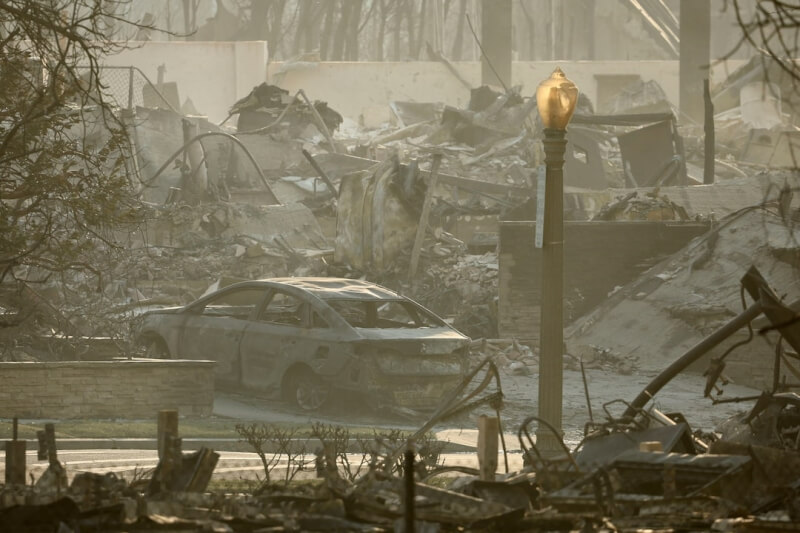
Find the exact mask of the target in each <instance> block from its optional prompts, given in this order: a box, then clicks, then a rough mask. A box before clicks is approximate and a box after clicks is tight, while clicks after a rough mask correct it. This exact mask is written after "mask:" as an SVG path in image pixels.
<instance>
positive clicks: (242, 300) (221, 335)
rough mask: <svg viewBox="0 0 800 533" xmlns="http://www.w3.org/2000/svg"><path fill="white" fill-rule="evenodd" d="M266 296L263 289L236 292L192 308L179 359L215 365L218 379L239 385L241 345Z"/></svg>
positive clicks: (223, 294) (243, 289) (229, 292)
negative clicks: (208, 362) (243, 336)
mask: <svg viewBox="0 0 800 533" xmlns="http://www.w3.org/2000/svg"><path fill="white" fill-rule="evenodd" d="M267 293H268V289H266V288H264V287H241V288H235V289H231V290H228V291H223V292H222V293H220V294H219V295H216V296H214V297H212V298H211V299H209V300H206V301H204V302H203V303H201V304H198V305H196V306H195V307H192V308H190V309H189V310H188V314H189V318H188V319H187V320H186V323H185V326H184V330H183V334H182V336H181V340H180V346H179V350H180V351H179V353H178V356H179V357H183V358H186V359H210V360H212V361H216V362H217V365H216V367H215V374H216V377H217V379H218V380H220V381H223V382H229V383H233V384H238V383H239V382H240V381H241V373H242V367H241V360H240V351H239V344H240V342H241V340H242V335H243V334H244V332H245V330H246V329H247V326H248V324H249V323H250V322H249V321H250V320H251V319H252V318H253V316H254V314H255V312H256V310H257V309H259V308H260V306H261V303H262V302H263V300H264V298H265V297H266V295H267Z"/></svg>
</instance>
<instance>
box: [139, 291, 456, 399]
mask: <svg viewBox="0 0 800 533" xmlns="http://www.w3.org/2000/svg"><path fill="white" fill-rule="evenodd" d="M137 338H138V341H139V342H140V343H141V344H143V345H145V346H147V347H148V349H147V352H148V355H149V356H151V357H169V358H183V359H209V360H213V361H216V362H217V365H216V376H217V380H218V381H219V382H220V383H221V384H228V385H233V386H236V387H245V388H250V389H258V390H261V391H268V392H272V393H275V394H280V395H281V396H282V397H283V398H284V399H286V400H288V401H291V402H294V403H296V404H297V405H298V406H299V407H300V408H302V409H305V410H316V409H319V408H320V407H322V406H323V405H324V404H325V403H326V402H327V401H328V400H329V399H330V398H331V397H332V395H331V392H332V391H333V390H340V391H342V390H344V391H352V392H356V393H363V394H365V395H366V396H367V397H368V398H369V399H370V400H371V402H373V403H372V405H376V406H378V405H386V406H399V407H401V408H409V409H424V408H426V407H427V408H433V407H435V406H436V404H437V403H438V401H439V400H440V399H442V398H443V397H444V396H445V395H446V394H447V393H448V392H450V391H451V390H452V389H453V388H454V387H455V386H456V385H457V384H458V383H459V382H460V381H461V380H462V378H463V376H465V375H466V372H467V370H468V369H467V366H468V365H467V355H468V350H469V346H468V345H469V338H468V337H466V336H464V335H462V334H461V333H459V332H458V331H456V330H455V329H453V328H452V327H450V326H449V325H448V324H447V323H445V322H444V320H442V319H441V318H439V317H438V316H436V315H435V314H433V313H432V312H430V311H428V310H427V309H425V308H424V307H422V306H421V305H419V304H417V303H416V302H413V301H412V300H410V299H408V298H405V297H403V296H400V295H399V294H397V293H395V292H393V291H390V290H388V289H386V288H384V287H381V286H379V285H375V284H372V283H368V282H365V281H359V280H351V279H340V278H276V279H264V280H256V281H245V282H241V283H236V284H233V285H230V286H228V287H225V288H223V289H220V290H218V291H216V292H213V293H211V294H208V295H206V296H203V297H201V298H200V299H198V300H196V301H194V302H192V303H190V304H188V305H186V306H183V307H177V308H167V309H160V310H157V311H150V312H148V313H146V314H144V315H143V317H142V322H141V324H140V325H139V331H138V333H137Z"/></svg>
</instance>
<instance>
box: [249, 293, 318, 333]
mask: <svg viewBox="0 0 800 533" xmlns="http://www.w3.org/2000/svg"><path fill="white" fill-rule="evenodd" d="M305 315H306V307H305V304H304V303H303V302H302V301H301V300H300V299H299V298H296V297H294V296H291V295H289V294H286V293H283V292H276V293H275V294H274V295H273V296H272V298H270V301H269V303H267V305H265V306H264V309H263V310H262V311H261V314H259V316H258V320H259V321H261V322H270V323H272V324H281V325H284V326H296V327H301V326H304V325H305V323H306V321H305Z"/></svg>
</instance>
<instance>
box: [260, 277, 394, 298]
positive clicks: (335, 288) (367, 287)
mask: <svg viewBox="0 0 800 533" xmlns="http://www.w3.org/2000/svg"><path fill="white" fill-rule="evenodd" d="M260 281H266V282H269V283H277V284H282V285H291V286H292V287H297V288H299V289H303V290H305V291H308V292H310V293H312V294H313V295H314V296H316V297H318V298H321V299H323V300H398V299H401V298H402V296H400V295H399V294H397V293H396V292H394V291H390V290H389V289H387V288H385V287H381V286H380V285H376V284H374V283H370V282H368V281H362V280H359V279H347V278H269V279H263V280H260Z"/></svg>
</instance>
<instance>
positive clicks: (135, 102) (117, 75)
mask: <svg viewBox="0 0 800 533" xmlns="http://www.w3.org/2000/svg"><path fill="white" fill-rule="evenodd" d="M78 71H79V73H80V75H81V76H82V77H84V78H88V77H89V76H90V75H91V71H90V69H89V67H80V68H79V69H78ZM99 74H100V83H101V84H102V86H103V87H104V88H105V89H104V93H105V96H106V97H108V98H110V99H111V100H112V102H113V103H114V104H116V105H117V106H119V107H120V108H121V109H134V108H135V107H137V106H144V107H153V108H155V107H161V108H166V109H171V110H172V111H175V112H178V111H177V110H176V109H175V107H174V106H173V105H172V104H171V103H170V102H169V100H167V98H166V97H165V96H164V95H163V94H162V93H161V91H159V90H158V88H157V86H156V84H154V83H153V82H151V81H150V79H149V78H148V77H147V76H146V75H145V73H144V72H142V71H141V70H139V69H138V68H137V67H133V66H130V67H114V66H103V67H100V73H99Z"/></svg>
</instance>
